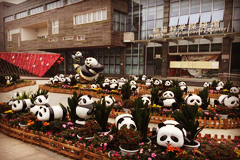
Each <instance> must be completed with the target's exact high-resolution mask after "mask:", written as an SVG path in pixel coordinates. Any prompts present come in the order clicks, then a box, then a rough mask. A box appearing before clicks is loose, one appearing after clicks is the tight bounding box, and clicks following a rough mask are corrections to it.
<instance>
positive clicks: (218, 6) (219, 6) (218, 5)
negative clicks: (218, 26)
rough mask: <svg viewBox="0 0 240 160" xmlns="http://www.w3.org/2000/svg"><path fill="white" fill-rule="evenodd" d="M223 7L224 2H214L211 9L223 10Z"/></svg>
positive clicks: (223, 0)
mask: <svg viewBox="0 0 240 160" xmlns="http://www.w3.org/2000/svg"><path fill="white" fill-rule="evenodd" d="M224 6H225V0H217V1H216V0H215V1H213V9H214V10H216V9H224Z"/></svg>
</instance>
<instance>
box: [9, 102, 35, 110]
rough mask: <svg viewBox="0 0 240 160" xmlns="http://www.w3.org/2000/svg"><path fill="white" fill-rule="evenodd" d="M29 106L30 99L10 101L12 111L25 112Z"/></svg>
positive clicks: (30, 103)
mask: <svg viewBox="0 0 240 160" xmlns="http://www.w3.org/2000/svg"><path fill="white" fill-rule="evenodd" d="M31 106H32V102H31V99H23V100H15V101H13V102H12V110H13V111H14V112H27V111H28V110H29V109H30V108H31Z"/></svg>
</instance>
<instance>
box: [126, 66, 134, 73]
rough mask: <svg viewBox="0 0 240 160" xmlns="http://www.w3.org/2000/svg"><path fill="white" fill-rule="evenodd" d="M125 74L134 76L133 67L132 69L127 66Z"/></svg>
mask: <svg viewBox="0 0 240 160" xmlns="http://www.w3.org/2000/svg"><path fill="white" fill-rule="evenodd" d="M125 74H127V75H129V74H132V67H131V65H126V69H125Z"/></svg>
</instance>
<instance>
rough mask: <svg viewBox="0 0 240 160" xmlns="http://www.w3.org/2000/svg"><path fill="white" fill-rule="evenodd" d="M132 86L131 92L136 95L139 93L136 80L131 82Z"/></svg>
mask: <svg viewBox="0 0 240 160" xmlns="http://www.w3.org/2000/svg"><path fill="white" fill-rule="evenodd" d="M130 86H131V89H130V90H131V91H132V92H134V93H135V92H136V91H137V88H138V86H137V83H136V82H135V81H134V80H131V81H130Z"/></svg>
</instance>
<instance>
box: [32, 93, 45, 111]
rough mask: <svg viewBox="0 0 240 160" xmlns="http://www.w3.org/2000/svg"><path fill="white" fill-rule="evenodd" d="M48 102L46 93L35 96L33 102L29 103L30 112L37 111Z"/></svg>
mask: <svg viewBox="0 0 240 160" xmlns="http://www.w3.org/2000/svg"><path fill="white" fill-rule="evenodd" d="M48 102H49V99H48V95H39V96H37V97H36V98H35V100H34V102H33V105H31V108H30V112H32V113H33V114H36V113H37V111H38V110H39V109H40V108H41V107H43V106H46V105H45V104H48Z"/></svg>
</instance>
